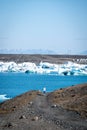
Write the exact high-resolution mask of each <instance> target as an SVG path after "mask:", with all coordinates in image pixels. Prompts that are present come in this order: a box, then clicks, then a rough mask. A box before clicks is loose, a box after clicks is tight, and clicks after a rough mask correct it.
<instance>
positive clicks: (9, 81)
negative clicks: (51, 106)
mask: <svg viewBox="0 0 87 130" xmlns="http://www.w3.org/2000/svg"><path fill="white" fill-rule="evenodd" d="M80 83H87V76H58V75H39V74H25V73H0V95H4V94H6V95H7V97H9V98H13V97H15V96H17V95H19V94H22V93H24V92H27V91H30V90H41V91H42V89H43V87H46V88H47V92H51V91H53V90H56V89H60V88H65V87H68V86H72V85H76V84H80Z"/></svg>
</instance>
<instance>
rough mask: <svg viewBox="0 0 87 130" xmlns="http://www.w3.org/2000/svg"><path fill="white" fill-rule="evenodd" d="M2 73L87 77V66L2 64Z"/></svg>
mask: <svg viewBox="0 0 87 130" xmlns="http://www.w3.org/2000/svg"><path fill="white" fill-rule="evenodd" d="M0 72H23V73H27V74H31V73H34V74H54V75H65V76H66V75H87V65H83V64H77V63H74V62H70V61H68V62H66V63H65V64H52V63H48V62H40V63H39V65H36V64H35V63H32V62H23V63H15V62H0Z"/></svg>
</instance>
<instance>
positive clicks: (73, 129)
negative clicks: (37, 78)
mask: <svg viewBox="0 0 87 130" xmlns="http://www.w3.org/2000/svg"><path fill="white" fill-rule="evenodd" d="M86 100H87V84H82V85H77V86H73V87H69V88H65V89H61V90H56V91H54V92H51V93H47V94H43V93H41V92H39V91H30V92H27V93H24V94H22V95H20V96H17V97H15V98H14V99H11V100H8V101H5V102H3V103H1V104H0V130H10V129H11V130H87V103H86Z"/></svg>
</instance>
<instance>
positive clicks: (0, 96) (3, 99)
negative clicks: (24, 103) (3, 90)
mask: <svg viewBox="0 0 87 130" xmlns="http://www.w3.org/2000/svg"><path fill="white" fill-rule="evenodd" d="M8 99H10V98H8V97H6V94H3V95H0V102H2V101H5V100H8Z"/></svg>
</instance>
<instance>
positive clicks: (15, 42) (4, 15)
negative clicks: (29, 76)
mask: <svg viewBox="0 0 87 130" xmlns="http://www.w3.org/2000/svg"><path fill="white" fill-rule="evenodd" d="M0 49H43V50H47V49H48V50H53V51H54V52H57V53H61V54H62V53H63V54H66V53H67V52H69V53H72V54H75V53H79V52H82V51H85V50H87V0H0Z"/></svg>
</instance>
